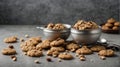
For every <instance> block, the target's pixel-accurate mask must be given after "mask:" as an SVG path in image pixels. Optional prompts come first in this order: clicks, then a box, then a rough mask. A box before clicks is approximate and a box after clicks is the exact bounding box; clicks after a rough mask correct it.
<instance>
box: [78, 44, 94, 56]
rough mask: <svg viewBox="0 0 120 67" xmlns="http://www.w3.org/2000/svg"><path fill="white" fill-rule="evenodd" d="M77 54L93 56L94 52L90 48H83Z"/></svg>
mask: <svg viewBox="0 0 120 67" xmlns="http://www.w3.org/2000/svg"><path fill="white" fill-rule="evenodd" d="M76 53H77V54H85V55H87V54H92V51H91V50H90V49H89V48H87V46H83V47H82V48H80V49H78V50H76Z"/></svg>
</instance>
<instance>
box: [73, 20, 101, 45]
mask: <svg viewBox="0 0 120 67" xmlns="http://www.w3.org/2000/svg"><path fill="white" fill-rule="evenodd" d="M71 35H72V38H73V40H74V41H75V42H76V43H86V44H91V43H95V42H97V41H98V40H99V38H100V35H101V27H100V26H98V25H97V24H96V23H95V22H92V21H84V20H79V21H77V22H76V23H75V25H74V26H73V28H71Z"/></svg>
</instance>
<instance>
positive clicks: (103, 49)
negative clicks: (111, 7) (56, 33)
mask: <svg viewBox="0 0 120 67" xmlns="http://www.w3.org/2000/svg"><path fill="white" fill-rule="evenodd" d="M116 24H117V23H116ZM47 28H48V29H49V28H50V29H54V30H57V29H59V30H64V29H65V27H64V25H63V24H61V23H56V24H53V23H49V24H48V25H47ZM73 28H75V29H78V30H85V29H95V28H98V25H97V24H96V23H95V22H91V21H86V22H85V21H84V22H80V21H78V22H77V23H76V24H75V25H74V26H73ZM25 37H26V38H27V40H25V39H23V38H18V37H17V36H10V37H7V38H5V39H4V42H5V43H16V42H18V41H19V42H21V44H20V49H21V50H22V52H23V54H24V55H27V56H29V57H44V55H47V56H48V57H46V61H48V62H51V61H52V59H51V58H50V56H51V57H54V58H58V61H59V62H61V61H62V60H72V59H74V58H75V57H78V58H79V59H80V60H81V61H85V60H86V55H91V54H93V53H94V52H95V53H97V54H98V57H100V59H102V60H105V59H106V57H111V56H114V55H115V51H114V50H112V49H107V46H104V45H102V44H94V45H92V46H91V47H88V46H87V44H85V43H84V44H83V45H81V46H80V45H79V44H77V43H76V42H75V41H73V40H71V41H67V40H64V39H62V38H59V37H58V38H56V39H55V40H49V39H45V40H42V38H41V37H40V36H35V37H30V36H29V35H25ZM14 48H15V47H14V46H13V45H9V46H8V47H7V48H4V49H2V54H3V55H9V56H10V57H11V59H12V60H14V61H16V60H17V57H16V56H15V55H17V51H16V50H15V49H14ZM71 52H73V53H75V54H74V56H73V55H72V54H71ZM35 62H36V63H39V60H35Z"/></svg>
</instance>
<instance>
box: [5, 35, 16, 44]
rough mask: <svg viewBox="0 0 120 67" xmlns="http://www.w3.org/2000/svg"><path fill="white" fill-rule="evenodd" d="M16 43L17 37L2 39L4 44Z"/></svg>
mask: <svg viewBox="0 0 120 67" xmlns="http://www.w3.org/2000/svg"><path fill="white" fill-rule="evenodd" d="M16 41H17V37H15V36H11V37H7V38H5V39H4V42H5V43H14V42H16Z"/></svg>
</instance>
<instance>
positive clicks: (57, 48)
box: [50, 47, 65, 52]
mask: <svg viewBox="0 0 120 67" xmlns="http://www.w3.org/2000/svg"><path fill="white" fill-rule="evenodd" d="M50 50H52V51H58V52H63V51H65V48H63V47H51V49H50Z"/></svg>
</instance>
